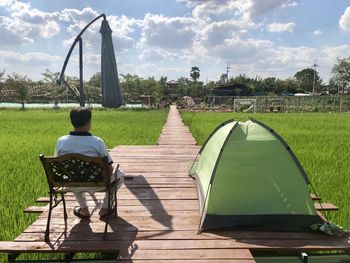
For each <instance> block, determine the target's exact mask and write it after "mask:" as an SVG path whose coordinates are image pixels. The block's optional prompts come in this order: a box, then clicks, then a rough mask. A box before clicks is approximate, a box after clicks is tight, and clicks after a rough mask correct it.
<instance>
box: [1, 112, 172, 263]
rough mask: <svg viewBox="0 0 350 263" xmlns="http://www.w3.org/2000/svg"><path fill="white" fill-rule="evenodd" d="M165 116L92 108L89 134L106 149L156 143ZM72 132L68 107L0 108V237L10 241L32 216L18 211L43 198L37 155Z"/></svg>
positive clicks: (50, 150) (50, 151)
mask: <svg viewBox="0 0 350 263" xmlns="http://www.w3.org/2000/svg"><path fill="white" fill-rule="evenodd" d="M166 117H167V111H165V110H164V111H142V110H138V111H136V110H135V111H131V110H130V111H117V110H94V111H93V117H92V130H91V132H92V134H93V135H96V136H99V137H101V138H102V139H103V140H104V141H105V143H106V145H107V147H108V148H113V147H115V146H117V145H144V144H156V142H157V139H158V137H159V134H160V131H161V128H162V127H163V124H164V122H165V121H166ZM71 130H72V126H71V124H70V120H69V110H58V111H55V110H28V111H24V112H23V111H17V110H0V200H1V202H0V240H2V241H4V240H13V239H14V238H15V237H17V236H18V235H19V234H20V233H21V232H22V231H23V230H24V229H25V228H27V227H28V226H29V225H30V224H31V222H32V221H33V220H35V218H36V216H35V215H29V214H24V213H23V210H24V209H25V208H27V207H28V206H30V205H33V204H35V202H34V200H35V199H37V198H38V197H40V196H48V194H47V192H48V187H47V181H46V177H45V175H44V173H43V168H42V167H41V163H40V162H39V154H41V153H43V154H45V155H52V154H53V152H54V147H55V142H56V139H57V138H58V137H60V136H62V135H65V134H67V133H69V131H71ZM2 256H5V255H4V254H1V255H0V261H1V262H2V260H5V258H2Z"/></svg>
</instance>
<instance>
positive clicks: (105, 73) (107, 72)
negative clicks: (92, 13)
mask: <svg viewBox="0 0 350 263" xmlns="http://www.w3.org/2000/svg"><path fill="white" fill-rule="evenodd" d="M101 17H103V21H102V25H101V29H100V33H101V34H102V48H101V53H102V55H101V88H102V106H104V107H119V106H121V105H122V104H123V97H122V94H121V92H120V87H119V79H118V71H117V65H116V61H115V55H114V49H113V42H112V38H111V33H112V30H111V29H110V27H109V25H108V22H107V20H106V15H105V14H102V15H99V16H98V17H96V18H95V19H93V20H92V21H91V22H90V23H88V24H87V25H86V26H85V27H84V28H83V30H82V31H81V32H80V33H79V34H78V35H77V37H76V38H75V40H74V42H73V44H72V46H71V48H70V49H69V51H68V54H67V57H66V59H65V61H64V64H63V67H62V70H61V73H60V77H59V79H58V80H57V83H58V84H59V85H63V84H64V85H66V86H67V87H68V88H69V90H71V91H72V92H73V94H74V95H75V98H76V99H77V100H78V101H79V104H80V106H85V95H84V86H83V85H84V83H83V40H82V38H81V37H82V35H83V34H84V32H85V31H86V30H87V29H88V28H89V26H91V25H92V24H93V23H94V22H95V21H97V20H98V19H100V18H101ZM77 43H79V80H80V81H79V92H77V89H76V88H75V87H72V86H71V85H69V83H68V82H67V81H66V80H65V79H64V72H65V70H66V67H67V64H68V61H69V58H70V56H71V54H72V51H73V49H74V47H75V45H76V44H77ZM106 61H107V62H106Z"/></svg>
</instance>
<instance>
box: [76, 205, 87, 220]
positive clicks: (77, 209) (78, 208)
mask: <svg viewBox="0 0 350 263" xmlns="http://www.w3.org/2000/svg"><path fill="white" fill-rule="evenodd" d="M80 210H81V208H80V207H79V206H76V207H74V209H73V214H74V215H75V216H76V217H79V218H90V216H91V215H83V214H81V213H80Z"/></svg>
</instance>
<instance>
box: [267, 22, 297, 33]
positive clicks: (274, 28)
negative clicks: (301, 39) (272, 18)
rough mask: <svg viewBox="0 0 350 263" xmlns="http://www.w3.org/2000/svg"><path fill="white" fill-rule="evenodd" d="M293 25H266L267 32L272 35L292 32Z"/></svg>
mask: <svg viewBox="0 0 350 263" xmlns="http://www.w3.org/2000/svg"><path fill="white" fill-rule="evenodd" d="M294 29H295V23H272V24H268V25H267V30H268V31H270V32H273V33H281V32H290V33H291V32H293V31H294Z"/></svg>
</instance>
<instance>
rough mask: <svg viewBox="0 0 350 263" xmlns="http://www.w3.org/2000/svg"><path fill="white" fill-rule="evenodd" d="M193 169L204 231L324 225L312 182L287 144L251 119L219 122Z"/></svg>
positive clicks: (265, 126) (266, 127) (201, 228)
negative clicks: (314, 199)
mask: <svg viewBox="0 0 350 263" xmlns="http://www.w3.org/2000/svg"><path fill="white" fill-rule="evenodd" d="M199 154H200V157H199V159H198V162H196V165H194V166H193V167H192V169H191V174H192V176H193V177H194V178H195V179H196V183H197V189H198V196H199V202H200V213H201V221H200V226H199V230H200V231H202V230H207V229H217V228H227V229H237V230H263V231H310V225H312V224H316V223H317V224H320V223H323V220H322V219H321V218H320V216H319V215H318V214H317V212H316V210H315V207H314V205H313V201H312V199H311V197H310V193H309V189H308V186H309V185H310V181H309V179H308V177H307V175H306V174H305V171H304V170H303V168H302V167H301V165H300V163H299V161H298V159H297V158H296V156H295V155H294V154H293V152H292V151H291V149H290V148H289V146H288V145H287V144H286V142H285V141H284V140H283V139H282V138H281V137H280V136H279V135H278V134H277V133H276V132H275V131H274V130H272V129H271V128H270V127H268V126H267V125H265V124H263V123H261V122H258V121H256V120H254V119H250V120H249V121H246V122H237V121H235V120H229V121H227V122H225V123H222V124H221V125H219V126H218V127H217V128H216V129H215V130H214V131H213V132H212V133H211V135H210V136H209V138H208V139H207V141H206V142H205V143H204V145H203V146H202V148H201V150H200V152H199Z"/></svg>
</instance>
